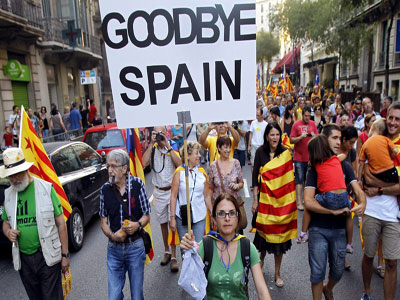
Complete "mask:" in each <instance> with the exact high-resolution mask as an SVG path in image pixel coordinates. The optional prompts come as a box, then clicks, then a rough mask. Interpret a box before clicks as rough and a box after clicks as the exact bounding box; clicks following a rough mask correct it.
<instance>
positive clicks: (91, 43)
mask: <svg viewBox="0 0 400 300" xmlns="http://www.w3.org/2000/svg"><path fill="white" fill-rule="evenodd" d="M43 24H44V26H45V28H46V33H45V35H44V37H43V46H48V47H50V48H51V49H50V50H47V51H46V53H45V54H46V55H54V54H56V55H57V54H59V55H61V56H63V59H64V60H68V59H70V58H72V57H74V58H76V59H78V60H80V61H81V63H82V64H83V66H82V69H86V68H89V67H94V66H97V64H98V61H99V60H101V59H102V55H101V45H100V39H99V38H98V37H96V36H94V35H91V34H88V33H87V32H84V31H83V30H82V34H81V36H80V37H78V39H77V46H76V47H70V46H69V42H68V41H67V40H65V39H63V37H62V31H63V30H66V29H68V27H67V21H63V20H60V19H56V18H47V19H43Z"/></svg>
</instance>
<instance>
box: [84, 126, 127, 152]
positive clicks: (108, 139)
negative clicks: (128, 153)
mask: <svg viewBox="0 0 400 300" xmlns="http://www.w3.org/2000/svg"><path fill="white" fill-rule="evenodd" d="M84 142H85V143H87V144H88V145H89V146H91V147H92V148H93V149H96V150H100V149H111V148H119V147H125V141H124V138H123V136H122V132H121V130H119V129H115V130H104V131H93V132H88V133H87V134H86V137H85V140H84Z"/></svg>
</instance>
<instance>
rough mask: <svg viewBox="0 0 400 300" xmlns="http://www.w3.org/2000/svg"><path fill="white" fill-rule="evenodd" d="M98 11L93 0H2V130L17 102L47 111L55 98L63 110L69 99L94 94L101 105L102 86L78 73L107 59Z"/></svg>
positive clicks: (0, 2)
mask: <svg viewBox="0 0 400 300" xmlns="http://www.w3.org/2000/svg"><path fill="white" fill-rule="evenodd" d="M95 13H96V10H95V1H92V0H0V69H1V70H0V100H1V105H0V125H1V126H2V128H3V129H4V127H5V126H6V125H7V122H8V116H9V115H10V113H11V111H12V107H13V105H18V106H21V105H24V107H26V108H28V107H29V108H32V109H34V110H37V109H39V108H40V107H41V106H45V107H46V108H47V110H48V111H49V109H50V104H51V103H54V104H56V105H57V108H58V110H59V111H60V112H61V113H63V111H64V109H63V108H64V107H65V106H70V104H71V102H74V101H75V102H78V103H79V104H85V103H86V100H87V99H94V100H95V103H96V106H97V107H98V108H99V107H100V94H99V90H98V85H97V84H91V85H82V84H81V78H80V77H81V71H86V70H94V71H95V73H96V74H98V71H97V67H98V65H99V63H100V62H101V61H102V59H103V57H102V50H101V42H100V38H99V37H98V36H97V35H98V28H96V25H95V18H96V16H95ZM69 22H70V23H69ZM78 28H80V29H81V30H80V31H78V30H76V29H78ZM63 31H64V36H63ZM71 37H72V39H71ZM71 40H72V41H75V45H72V44H71V42H70V41H71ZM19 69H21V71H19Z"/></svg>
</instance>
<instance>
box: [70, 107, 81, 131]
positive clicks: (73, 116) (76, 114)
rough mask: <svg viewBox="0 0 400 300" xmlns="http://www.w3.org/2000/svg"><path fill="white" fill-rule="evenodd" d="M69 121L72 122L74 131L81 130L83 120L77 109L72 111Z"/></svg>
mask: <svg viewBox="0 0 400 300" xmlns="http://www.w3.org/2000/svg"><path fill="white" fill-rule="evenodd" d="M69 120H70V121H71V129H72V130H76V129H80V128H81V123H80V122H79V121H80V120H82V116H81V114H80V112H79V111H78V110H77V109H71V112H70V113H69Z"/></svg>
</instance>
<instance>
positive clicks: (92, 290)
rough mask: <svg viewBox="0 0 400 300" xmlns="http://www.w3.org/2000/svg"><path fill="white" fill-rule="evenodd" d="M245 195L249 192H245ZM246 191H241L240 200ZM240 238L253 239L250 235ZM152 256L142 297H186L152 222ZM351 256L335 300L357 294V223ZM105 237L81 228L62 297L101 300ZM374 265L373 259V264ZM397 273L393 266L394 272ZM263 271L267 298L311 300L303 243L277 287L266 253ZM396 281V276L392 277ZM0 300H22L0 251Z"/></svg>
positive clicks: (351, 299)
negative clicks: (164, 261) (80, 240)
mask: <svg viewBox="0 0 400 300" xmlns="http://www.w3.org/2000/svg"><path fill="white" fill-rule="evenodd" d="M244 176H245V178H246V180H247V183H248V185H250V182H251V179H250V167H249V166H246V167H244ZM146 186H147V192H148V195H149V197H150V195H152V187H151V174H147V176H146ZM248 192H250V194H251V191H250V190H248ZM245 194H246V193H245V192H244V196H246V195H245ZM244 200H245V208H246V211H247V215H248V218H249V219H250V216H251V201H250V198H244ZM301 216H302V215H301V213H299V220H298V224H299V228H300V227H301ZM247 232H248V230H246V235H247V236H248V237H250V239H253V234H251V233H247ZM152 233H153V242H154V249H155V257H154V259H153V261H152V263H151V264H150V265H149V266H147V267H146V268H145V280H144V298H145V299H182V300H184V299H190V297H188V296H187V295H186V293H185V292H184V291H183V290H182V289H181V288H180V287H179V286H178V278H179V273H178V274H173V273H171V272H170V271H169V266H165V267H161V266H160V264H159V263H160V260H161V257H162V255H163V252H162V249H163V246H162V238H161V231H160V227H159V226H158V224H157V223H156V222H155V221H154V222H153V223H152ZM353 245H354V250H355V251H354V254H352V255H348V257H347V260H348V262H349V263H350V264H351V271H349V272H347V271H346V272H345V274H344V276H343V278H342V280H341V281H340V282H339V284H338V285H337V286H336V287H335V289H334V296H335V299H339V300H358V299H360V298H361V294H362V291H363V284H362V276H361V257H362V250H361V246H360V239H359V232H358V227H357V220H355V226H354V240H353ZM106 246H107V239H106V237H105V236H104V235H103V233H102V232H101V229H100V221H99V218H98V217H95V218H94V219H93V220H92V221H91V222H90V224H89V225H88V226H87V227H86V237H85V241H84V245H83V248H82V250H81V251H79V252H77V253H72V254H71V272H72V291H71V293H70V295H69V296H68V299H77V300H86V299H90V300H92V299H93V300H100V299H107V268H106ZM375 266H376V260H375ZM398 271H400V270H399V268H398ZM263 273H264V277H265V280H266V282H267V285H268V287H269V289H270V293H271V296H272V299H290V300H291V299H298V300H306V299H312V296H311V287H310V281H309V277H310V269H309V265H308V257H307V244H302V245H298V244H296V242H295V241H293V246H292V249H291V250H290V251H288V253H287V254H286V255H285V256H284V258H283V264H282V269H281V274H282V276H283V279H284V281H285V286H284V287H283V288H277V287H276V286H275V285H274V283H273V275H274V260H273V256H272V255H268V256H267V257H266V259H265V264H264V268H263ZM398 277H400V276H398ZM399 281H400V279H399V278H398V281H397V287H398V289H397V292H396V297H395V299H400V288H399V287H400V284H399ZM128 282H129V281H128V280H127V284H126V285H125V288H124V293H125V295H126V299H130V296H129V284H128ZM249 292H250V299H257V295H256V293H255V288H254V284H253V282H252V279H250V284H249ZM0 299H7V300H14V299H21V300H23V299H28V297H27V295H26V293H25V290H24V287H23V285H22V283H21V280H20V278H19V275H18V273H17V272H15V271H14V269H13V267H12V263H11V255H10V253H9V251H7V249H1V251H0ZM372 299H374V300H375V299H379V300H383V299H384V297H383V280H382V279H381V278H380V277H378V276H377V275H376V274H374V275H373V277H372Z"/></svg>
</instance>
